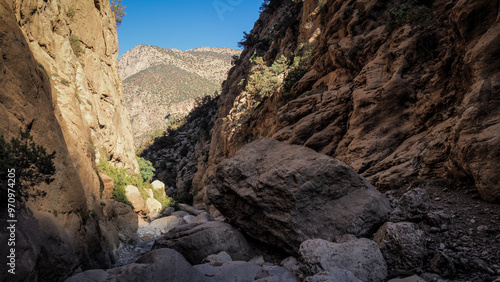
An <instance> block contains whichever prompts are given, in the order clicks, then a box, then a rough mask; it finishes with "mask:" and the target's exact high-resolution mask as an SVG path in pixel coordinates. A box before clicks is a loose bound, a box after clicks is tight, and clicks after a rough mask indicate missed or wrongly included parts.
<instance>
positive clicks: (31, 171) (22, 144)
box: [0, 127, 56, 196]
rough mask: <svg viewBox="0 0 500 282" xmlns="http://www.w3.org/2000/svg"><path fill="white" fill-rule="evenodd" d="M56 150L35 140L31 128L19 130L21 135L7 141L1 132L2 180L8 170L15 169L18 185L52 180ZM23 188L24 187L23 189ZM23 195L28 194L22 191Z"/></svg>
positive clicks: (0, 166)
mask: <svg viewBox="0 0 500 282" xmlns="http://www.w3.org/2000/svg"><path fill="white" fill-rule="evenodd" d="M55 154H56V153H55V152H52V153H51V154H48V153H47V150H46V149H45V148H44V147H43V146H40V145H37V144H36V143H35V141H33V136H31V133H30V128H29V127H26V129H25V130H22V129H21V130H20V131H19V136H18V137H15V138H12V139H11V140H10V142H7V141H6V140H5V138H4V136H3V134H0V176H1V179H2V181H3V180H5V179H7V175H8V170H9V169H15V176H16V181H17V182H16V185H17V187H19V188H23V187H22V186H19V185H24V184H29V185H30V186H34V185H37V184H39V183H40V182H42V181H45V182H50V181H51V180H52V176H53V175H54V174H55V172H56V168H55V166H54V162H53V160H54V158H55ZM21 190H22V189H21ZM21 195H22V196H26V193H25V192H24V191H21Z"/></svg>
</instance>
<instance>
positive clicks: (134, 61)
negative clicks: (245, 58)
mask: <svg viewBox="0 0 500 282" xmlns="http://www.w3.org/2000/svg"><path fill="white" fill-rule="evenodd" d="M240 53H241V51H240V50H235V49H231V48H219V47H199V48H195V49H190V50H187V51H182V50H179V49H166V48H161V47H157V46H151V45H137V46H136V47H134V48H133V49H131V50H129V51H127V52H125V54H123V56H122V57H121V58H120V60H119V61H118V68H119V71H118V72H119V74H120V76H121V77H122V79H123V80H125V79H126V78H128V77H129V76H131V75H134V74H136V73H138V72H140V71H141V70H144V69H147V68H149V67H152V66H156V65H173V66H176V67H178V68H180V69H183V70H186V71H188V72H191V73H196V74H198V75H199V76H201V77H203V78H206V79H208V80H210V81H212V82H216V83H222V81H224V79H225V78H226V76H227V70H228V68H227V64H228V62H230V61H231V58H232V56H234V55H239V54H240Z"/></svg>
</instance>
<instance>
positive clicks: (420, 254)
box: [373, 222, 426, 271]
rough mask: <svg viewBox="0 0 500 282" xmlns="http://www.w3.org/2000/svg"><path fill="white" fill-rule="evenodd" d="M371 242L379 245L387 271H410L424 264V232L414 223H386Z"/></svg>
mask: <svg viewBox="0 0 500 282" xmlns="http://www.w3.org/2000/svg"><path fill="white" fill-rule="evenodd" d="M373 240H374V241H375V242H376V243H377V244H378V245H379V247H380V250H381V251H382V254H383V256H384V258H385V260H386V262H387V266H388V267H389V269H393V270H398V271H401V270H407V271H410V270H413V269H415V268H418V267H422V265H423V264H424V257H425V255H426V249H425V237H424V232H423V231H422V230H420V229H419V228H418V225H416V224H415V223H411V222H398V223H392V222H387V223H385V224H384V225H383V226H382V227H381V228H380V229H379V230H378V231H377V233H376V234H375V236H374V238H373Z"/></svg>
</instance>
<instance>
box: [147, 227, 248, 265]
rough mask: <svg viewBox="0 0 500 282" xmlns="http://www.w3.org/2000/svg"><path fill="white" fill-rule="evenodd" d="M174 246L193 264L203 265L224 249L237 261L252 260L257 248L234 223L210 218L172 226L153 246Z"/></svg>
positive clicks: (154, 247)
mask: <svg viewBox="0 0 500 282" xmlns="http://www.w3.org/2000/svg"><path fill="white" fill-rule="evenodd" d="M158 248H172V249H174V250H177V251H178V252H179V253H181V254H183V255H184V257H186V259H187V260H188V261H189V262H190V263H191V264H199V263H201V262H202V261H203V259H204V258H206V257H208V256H209V255H212V254H217V253H219V252H221V251H225V252H226V253H228V254H229V255H230V256H231V257H232V258H233V259H234V260H249V259H250V258H252V256H253V251H252V250H251V248H250V246H249V245H248V242H247V240H246V239H245V237H244V236H243V234H241V232H239V231H238V230H236V229H234V228H233V227H232V226H231V225H229V224H227V223H224V222H220V221H210V222H205V223H190V224H186V225H181V226H178V227H175V228H173V229H171V230H170V231H169V232H168V233H167V234H165V235H164V236H163V237H162V238H160V239H158V240H156V242H155V244H154V245H153V249H158Z"/></svg>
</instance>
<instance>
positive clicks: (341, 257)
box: [299, 238, 387, 281]
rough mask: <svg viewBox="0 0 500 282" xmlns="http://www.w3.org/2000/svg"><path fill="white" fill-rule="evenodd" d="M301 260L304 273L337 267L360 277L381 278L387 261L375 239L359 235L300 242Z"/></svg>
mask: <svg viewBox="0 0 500 282" xmlns="http://www.w3.org/2000/svg"><path fill="white" fill-rule="evenodd" d="M299 253H300V256H301V257H300V261H301V262H302V269H303V270H304V272H305V273H306V274H311V275H314V274H317V273H319V272H323V271H328V270H329V269H330V268H333V267H336V268H340V269H345V270H348V271H350V272H352V273H353V274H354V275H355V276H356V277H357V278H358V279H360V280H361V281H384V279H385V278H386V276H387V265H386V262H385V260H384V257H383V256H382V253H381V252H380V249H379V247H378V246H377V244H376V243H375V242H373V241H372V240H369V239H365V238H362V239H358V240H356V241H349V242H346V243H342V244H336V243H332V242H328V241H326V240H322V239H314V240H307V241H305V242H303V243H302V244H301V245H300V250H299Z"/></svg>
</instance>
